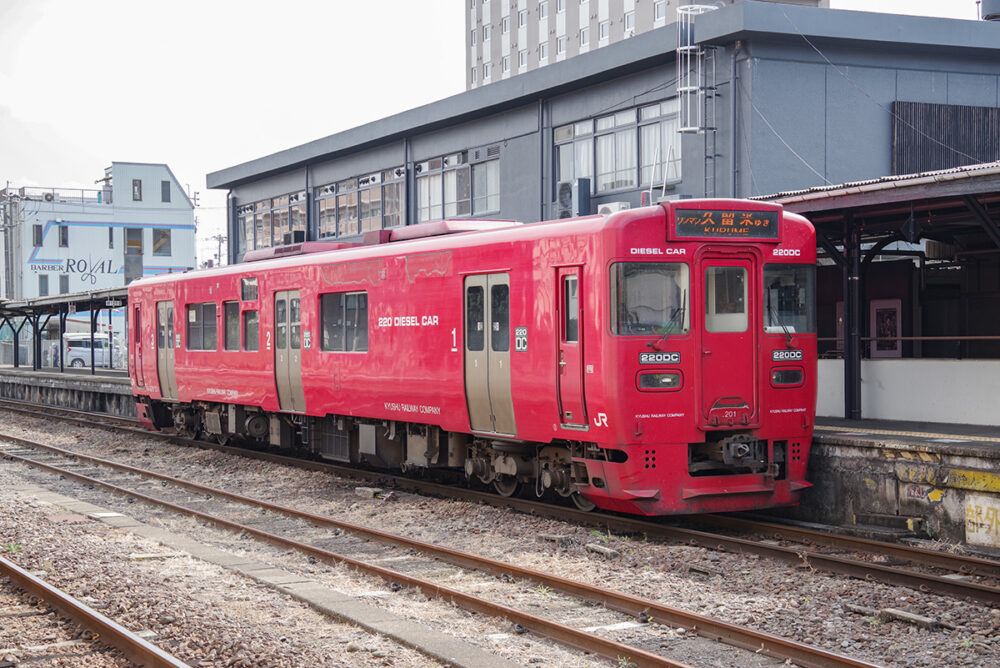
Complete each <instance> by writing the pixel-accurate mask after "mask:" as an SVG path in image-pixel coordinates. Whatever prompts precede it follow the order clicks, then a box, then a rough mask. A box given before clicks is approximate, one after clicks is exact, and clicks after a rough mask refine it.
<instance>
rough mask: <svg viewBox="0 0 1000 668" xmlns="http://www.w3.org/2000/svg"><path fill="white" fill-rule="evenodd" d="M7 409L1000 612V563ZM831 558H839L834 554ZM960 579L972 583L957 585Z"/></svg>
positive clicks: (79, 416) (34, 409)
mask: <svg viewBox="0 0 1000 668" xmlns="http://www.w3.org/2000/svg"><path fill="white" fill-rule="evenodd" d="M0 408H3V409H7V410H15V411H17V412H21V413H25V414H29V415H34V416H36V417H53V416H54V417H58V418H60V419H66V420H69V421H72V422H75V423H77V424H83V425H87V426H92V427H110V428H114V429H118V430H121V429H126V430H128V431H132V430H134V431H135V433H137V434H142V435H145V436H153V437H155V438H160V439H164V440H167V441H170V442H174V443H180V444H184V445H194V446H196V447H199V448H204V449H211V450H218V451H222V452H226V453H229V454H238V455H241V456H245V457H251V458H255V459H260V460H264V461H268V462H273V463H278V464H286V465H289V466H297V467H300V468H306V469H309V470H317V471H328V472H331V473H334V474H336V475H339V476H343V477H348V478H355V479H362V480H368V481H386V480H387V479H388V480H390V481H391V482H392V484H393V485H395V486H396V487H397V488H399V489H402V490H407V491H415V492H419V493H424V494H432V495H436V496H444V497H451V498H458V499H462V500H467V501H475V502H480V503H486V504H490V505H494V506H502V507H511V508H513V509H515V510H519V511H522V512H527V513H531V514H533V515H537V516H542V517H549V518H552V519H560V520H564V521H569V522H574V523H577V524H583V525H587V526H593V527H597V528H600V529H605V530H609V531H612V532H615V533H619V534H620V533H631V534H637V535H645V536H647V537H649V538H659V539H663V540H669V541H678V542H682V543H686V544H690V545H695V546H699V547H704V548H708V549H715V550H723V551H729V552H736V553H750V554H757V555H760V556H763V557H767V558H769V559H776V560H779V561H782V562H784V563H789V564H793V565H807V566H808V567H810V568H813V569H816V570H822V571H828V572H833V573H837V574H840V575H847V576H850V577H856V578H860V579H864V580H870V581H875V582H881V583H885V584H891V585H898V586H903V587H909V588H912V589H916V590H918V591H922V592H933V593H936V594H941V595H944V596H951V597H957V598H970V599H972V600H977V601H982V602H985V603H991V604H995V605H996V604H1000V587H997V586H996V584H995V582H997V581H998V580H1000V562H997V561H994V560H990V559H983V558H980V557H974V556H969V555H961V554H952V553H945V552H939V551H935V550H928V549H924V548H919V547H913V546H908V545H901V544H896V543H884V542H880V541H874V540H868V539H863V538H856V537H852V536H844V535H839V534H833V533H827V532H822V531H816V530H810V529H803V528H799V527H794V526H787V525H782V524H777V523H771V522H762V521H758V520H749V519H743V518H738V517H732V516H720V515H711V516H704V517H699V518H698V519H697V520H694V522H695V523H696V525H697V528H688V527H682V526H678V525H676V523H674V522H673V521H672V520H647V519H642V518H636V517H631V516H619V515H609V514H604V513H588V512H584V511H580V510H577V509H574V508H568V507H562V506H557V505H553V504H550V503H544V502H539V501H533V500H526V499H520V498H505V497H499V496H497V495H495V494H493V493H490V492H484V491H480V490H475V489H468V488H461V487H455V486H450V485H441V484H437V483H433V482H428V481H424V480H415V479H413V478H407V477H403V476H393V475H391V474H388V473H386V472H372V471H365V470H361V469H356V468H352V467H347V466H342V465H338V464H333V463H330V462H319V461H312V460H305V459H302V458H298V457H290V456H286V455H279V454H274V453H270V452H260V451H255V450H248V449H244V448H234V447H231V446H225V445H220V444H217V443H209V442H205V441H200V440H193V439H190V438H185V437H182V436H178V435H176V434H169V433H163V432H151V431H148V430H146V429H143V428H142V427H140V426H139V423H138V421H136V420H131V419H128V418H114V417H112V418H110V419H106V418H109V417H110V416H104V415H94V414H90V413H83V412H80V411H72V410H68V409H50V408H49V407H38V406H37V405H34V404H26V403H22V402H12V401H8V400H0ZM40 408H41V410H40ZM709 528H711V529H714V531H709V530H706V529H709ZM732 532H738V533H742V534H746V535H751V536H753V535H756V536H763V537H764V538H763V539H752V538H746V537H741V536H739V535H735V536H734V535H731V534H732ZM774 539H777V540H779V541H785V542H789V543H792V545H777V544H774ZM815 546H822V547H824V548H826V549H827V550H828V551H827V552H824V551H820V550H818V549H815ZM831 551H832V552H836V553H831ZM843 553H854V554H857V555H859V557H858V558H852V557H845V556H841V555H842V554H843ZM873 557H874V558H877V559H881V560H883V561H885V562H886V563H875V562H874V561H872V558H873ZM889 562H895V563H889ZM899 562H903V564H905V565H906V566H907V567H903V565H902V564H900V563H899ZM921 569H922V570H921ZM956 576H958V578H970V579H957V578H956ZM977 580H979V581H977ZM983 580H985V581H986V582H983Z"/></svg>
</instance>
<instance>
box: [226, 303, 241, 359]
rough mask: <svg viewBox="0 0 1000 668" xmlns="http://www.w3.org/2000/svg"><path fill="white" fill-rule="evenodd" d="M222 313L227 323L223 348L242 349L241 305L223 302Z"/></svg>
mask: <svg viewBox="0 0 1000 668" xmlns="http://www.w3.org/2000/svg"><path fill="white" fill-rule="evenodd" d="M222 313H223V317H224V318H225V321H226V328H225V338H224V340H223V346H224V347H225V349H226V350H239V349H240V303H239V302H222Z"/></svg>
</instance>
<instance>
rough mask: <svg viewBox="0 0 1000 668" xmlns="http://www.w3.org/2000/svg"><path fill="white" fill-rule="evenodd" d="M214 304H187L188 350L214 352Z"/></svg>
mask: <svg viewBox="0 0 1000 668" xmlns="http://www.w3.org/2000/svg"><path fill="white" fill-rule="evenodd" d="M215 325H216V323H215V304H214V303H208V304H189V305H188V307H187V347H188V350H215V343H216V329H215Z"/></svg>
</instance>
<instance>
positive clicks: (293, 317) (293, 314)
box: [288, 297, 302, 350]
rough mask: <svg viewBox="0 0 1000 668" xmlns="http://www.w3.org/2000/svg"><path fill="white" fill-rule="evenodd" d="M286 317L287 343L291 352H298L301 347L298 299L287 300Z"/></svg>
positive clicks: (300, 315) (300, 317)
mask: <svg viewBox="0 0 1000 668" xmlns="http://www.w3.org/2000/svg"><path fill="white" fill-rule="evenodd" d="M288 315H289V318H288V320H289V325H288V328H289V331H288V343H289V346H290V347H291V349H292V350H298V349H299V348H301V347H302V314H301V309H300V308H299V298H298V297H294V298H292V299H289V300H288Z"/></svg>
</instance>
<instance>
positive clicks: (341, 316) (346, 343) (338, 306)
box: [295, 292, 368, 352]
mask: <svg viewBox="0 0 1000 668" xmlns="http://www.w3.org/2000/svg"><path fill="white" fill-rule="evenodd" d="M320 312H321V318H322V321H323V344H322V345H323V350H326V351H331V352H337V351H342V352H365V351H367V350H368V294H367V293H365V292H335V293H331V294H326V295H323V296H322V297H320ZM295 325H298V323H295Z"/></svg>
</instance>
